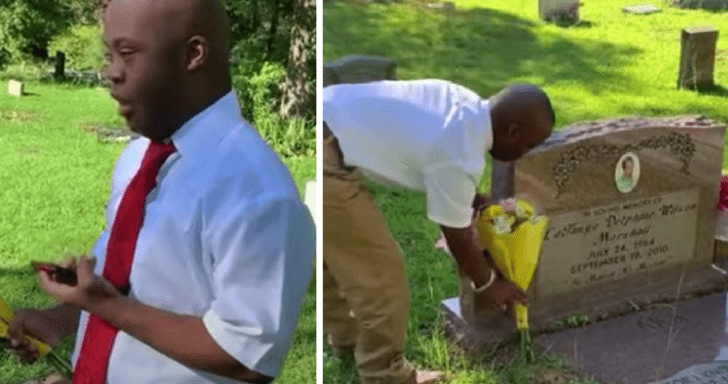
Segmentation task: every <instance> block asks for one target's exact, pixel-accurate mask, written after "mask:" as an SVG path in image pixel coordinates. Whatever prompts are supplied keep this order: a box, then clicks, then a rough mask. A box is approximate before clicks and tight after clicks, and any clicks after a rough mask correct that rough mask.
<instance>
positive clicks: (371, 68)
mask: <svg viewBox="0 0 728 384" xmlns="http://www.w3.org/2000/svg"><path fill="white" fill-rule="evenodd" d="M396 70H397V65H396V63H395V62H394V60H392V59H389V58H386V57H380V56H365V55H349V56H344V57H342V58H340V59H338V60H335V61H332V62H329V63H326V64H324V87H326V86H328V85H331V84H339V83H366V82H370V81H377V80H394V79H396Z"/></svg>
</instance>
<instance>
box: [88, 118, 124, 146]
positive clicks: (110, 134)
mask: <svg viewBox="0 0 728 384" xmlns="http://www.w3.org/2000/svg"><path fill="white" fill-rule="evenodd" d="M81 130H83V131H84V132H89V133H92V134H94V135H95V136H96V138H97V139H98V140H99V141H100V142H104V143H113V142H126V141H129V140H130V139H133V138H135V137H137V135H136V134H135V133H134V132H132V131H130V130H129V128H127V127H125V126H111V125H105V124H97V123H89V124H83V125H81Z"/></svg>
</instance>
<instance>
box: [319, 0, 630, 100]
mask: <svg viewBox="0 0 728 384" xmlns="http://www.w3.org/2000/svg"><path fill="white" fill-rule="evenodd" d="M324 15H325V17H324V57H325V60H326V61H330V60H334V59H336V58H339V57H341V56H344V55H347V54H369V55H380V56H388V57H391V58H393V59H394V60H395V61H396V62H397V68H398V72H399V73H398V77H400V78H443V79H448V80H451V81H454V82H457V83H460V84H463V85H466V86H468V87H470V88H472V89H473V90H475V91H477V92H479V93H481V94H486V95H489V94H492V93H494V92H496V91H498V90H500V89H501V88H502V87H503V86H504V85H505V84H507V83H509V82H511V81H513V79H514V78H519V77H520V78H529V79H533V80H529V81H533V82H537V83H540V84H554V83H557V82H568V83H575V85H579V86H582V87H585V88H587V89H589V90H590V91H592V92H594V93H599V92H602V91H603V90H604V89H603V87H602V86H601V84H605V83H608V84H610V87H615V86H616V87H634V85H633V84H634V82H635V81H640V80H639V79H634V78H631V77H628V76H626V75H624V74H623V71H622V68H623V67H624V66H626V65H627V64H629V63H631V61H632V60H633V58H635V57H636V56H637V55H639V54H641V53H642V50H641V49H638V48H636V47H633V46H625V45H617V44H612V43H606V42H602V41H597V40H587V39H579V40H572V39H570V38H565V37H562V36H559V35H558V34H555V33H552V32H549V31H538V33H537V31H536V29H537V28H540V26H541V24H540V22H538V23H537V22H535V21H532V20H528V19H525V18H522V17H520V16H517V15H514V14H511V13H507V12H502V11H498V10H492V9H485V8H475V9H465V10H455V11H452V12H433V11H426V10H418V9H417V8H416V7H412V6H411V5H410V6H408V5H403V4H400V5H389V6H382V5H359V4H349V3H343V2H340V3H329V4H327V5H326V6H325V9H324ZM591 25H592V24H591V23H590V22H588V21H585V22H583V26H582V27H579V28H584V27H587V28H588V27H590V26H591ZM619 84H632V85H619Z"/></svg>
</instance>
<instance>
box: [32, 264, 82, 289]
mask: <svg viewBox="0 0 728 384" xmlns="http://www.w3.org/2000/svg"><path fill="white" fill-rule="evenodd" d="M30 265H31V266H32V267H33V269H35V270H36V271H37V272H39V271H45V272H47V273H48V275H49V276H50V277H51V279H53V280H54V281H56V282H59V283H61V284H66V285H76V284H77V283H78V280H77V279H76V271H74V270H72V269H68V268H65V267H61V266H60V265H57V264H51V263H43V262H39V261H32V262H31V263H30Z"/></svg>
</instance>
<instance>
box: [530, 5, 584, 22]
mask: <svg viewBox="0 0 728 384" xmlns="http://www.w3.org/2000/svg"><path fill="white" fill-rule="evenodd" d="M580 5H581V2H580V0H538V14H539V16H540V17H541V19H543V20H546V21H554V22H572V23H576V22H577V21H579V6H580Z"/></svg>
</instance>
